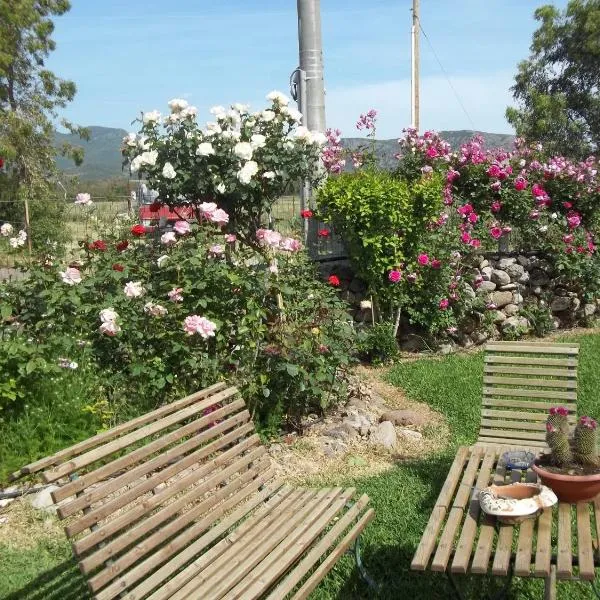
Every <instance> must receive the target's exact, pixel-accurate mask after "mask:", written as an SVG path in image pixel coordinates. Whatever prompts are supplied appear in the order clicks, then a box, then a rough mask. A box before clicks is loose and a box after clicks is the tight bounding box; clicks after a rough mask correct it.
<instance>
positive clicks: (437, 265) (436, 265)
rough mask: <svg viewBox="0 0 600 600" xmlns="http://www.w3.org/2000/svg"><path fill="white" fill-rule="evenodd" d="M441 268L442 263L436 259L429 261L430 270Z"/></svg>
mask: <svg viewBox="0 0 600 600" xmlns="http://www.w3.org/2000/svg"><path fill="white" fill-rule="evenodd" d="M441 266H442V261H441V260H438V259H437V258H434V259H433V260H432V261H431V268H432V269H439V268H440V267H441Z"/></svg>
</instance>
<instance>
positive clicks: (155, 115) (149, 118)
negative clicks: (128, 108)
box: [142, 110, 160, 125]
mask: <svg viewBox="0 0 600 600" xmlns="http://www.w3.org/2000/svg"><path fill="white" fill-rule="evenodd" d="M142 121H143V122H144V124H145V125H148V124H149V123H158V121H160V113H159V112H158V111H157V110H152V111H150V112H147V113H144V116H143V117H142Z"/></svg>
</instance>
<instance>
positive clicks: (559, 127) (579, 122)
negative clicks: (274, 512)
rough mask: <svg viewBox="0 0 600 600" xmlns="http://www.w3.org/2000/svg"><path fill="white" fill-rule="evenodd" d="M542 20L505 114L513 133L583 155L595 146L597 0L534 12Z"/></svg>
mask: <svg viewBox="0 0 600 600" xmlns="http://www.w3.org/2000/svg"><path fill="white" fill-rule="evenodd" d="M535 19H536V20H537V21H539V22H540V23H541V25H540V27H539V28H538V29H537V30H536V31H535V33H534V34H533V41H532V44H531V55H530V56H529V58H528V59H527V60H524V61H523V62H521V63H520V64H519V70H518V73H517V75H516V77H515V82H516V83H515V85H514V86H513V88H512V91H513V96H514V98H515V100H516V101H517V102H518V103H519V107H518V108H514V107H509V108H508V109H507V111H506V118H507V119H508V121H509V123H511V124H512V125H513V126H514V127H515V129H516V132H517V135H519V136H522V137H524V138H525V139H527V140H528V141H540V142H542V143H543V144H544V146H545V147H546V149H547V150H548V151H549V152H551V153H555V154H564V155H566V156H571V157H577V158H584V157H586V156H587V155H589V154H590V153H593V152H596V151H597V150H598V148H599V147H600V0H570V2H569V4H568V5H567V8H566V9H565V10H564V11H563V12H561V11H559V10H558V9H557V8H555V7H554V6H549V5H547V6H542V7H540V8H538V9H537V10H536V11H535Z"/></svg>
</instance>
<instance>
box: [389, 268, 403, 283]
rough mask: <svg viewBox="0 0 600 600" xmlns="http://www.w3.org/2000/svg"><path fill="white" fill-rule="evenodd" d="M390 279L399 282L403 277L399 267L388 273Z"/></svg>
mask: <svg viewBox="0 0 600 600" xmlns="http://www.w3.org/2000/svg"><path fill="white" fill-rule="evenodd" d="M388 279H389V280H390V281H391V282H392V283H398V282H399V281H400V280H401V279H402V273H400V271H398V270H397V269H393V270H392V271H390V272H389V273H388Z"/></svg>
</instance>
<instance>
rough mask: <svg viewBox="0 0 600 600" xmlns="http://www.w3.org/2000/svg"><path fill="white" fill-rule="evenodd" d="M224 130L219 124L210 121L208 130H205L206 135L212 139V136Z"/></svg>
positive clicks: (207, 126)
mask: <svg viewBox="0 0 600 600" xmlns="http://www.w3.org/2000/svg"><path fill="white" fill-rule="evenodd" d="M221 131H222V129H221V126H220V125H219V124H218V123H214V122H213V121H209V122H208V123H207V124H206V129H205V130H204V135H205V136H207V137H210V136H212V135H216V134H217V133H221Z"/></svg>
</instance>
